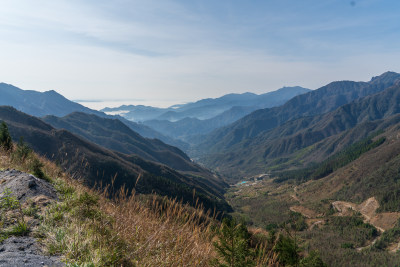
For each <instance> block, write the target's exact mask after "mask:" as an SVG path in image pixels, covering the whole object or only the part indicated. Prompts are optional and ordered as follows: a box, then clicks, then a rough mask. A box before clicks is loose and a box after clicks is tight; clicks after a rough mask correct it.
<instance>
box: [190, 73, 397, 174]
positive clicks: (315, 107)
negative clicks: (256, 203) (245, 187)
mask: <svg viewBox="0 0 400 267" xmlns="http://www.w3.org/2000/svg"><path fill="white" fill-rule="evenodd" d="M399 79H400V75H399V74H397V73H393V72H387V73H384V74H382V75H381V76H379V77H375V78H373V79H372V80H371V81H370V82H351V81H342V82H333V83H331V84H328V85H327V86H324V87H322V88H320V89H317V90H315V91H312V92H309V93H306V94H303V95H300V96H297V97H294V98H293V99H291V100H290V101H288V102H287V103H286V104H284V105H282V106H280V107H275V108H270V109H261V110H257V111H255V112H253V113H251V114H250V115H248V116H245V117H244V118H242V119H240V120H238V121H237V122H235V123H233V124H231V125H229V126H226V127H223V128H220V129H217V130H216V131H214V132H212V133H211V134H210V135H208V136H207V137H206V139H205V141H204V142H203V143H201V144H200V145H199V146H198V147H197V149H198V150H197V152H198V153H199V154H198V155H204V156H203V157H202V161H203V162H204V163H205V164H206V165H207V166H210V167H213V168H217V169H218V170H219V171H221V172H222V173H225V174H229V175H235V176H236V177H239V176H243V175H254V174H257V173H265V172H267V171H268V170H274V169H276V168H278V169H279V165H281V166H284V167H285V168H286V167H288V166H289V165H291V164H283V165H282V163H283V162H286V163H288V162H289V163H293V160H294V159H295V158H296V157H297V158H301V159H303V158H304V156H305V155H304V154H305V153H310V151H312V150H313V149H314V147H313V145H315V144H316V143H317V142H320V141H322V140H324V139H326V138H328V137H330V136H333V135H336V134H339V133H341V132H342V131H344V130H348V129H351V128H353V127H355V126H356V125H357V124H359V123H363V122H366V121H373V120H376V119H381V118H383V117H387V116H390V115H393V114H396V113H397V112H398V108H397V106H396V105H397V104H396V102H395V101H396V90H397V89H398V83H397V82H398V80H399ZM390 99H392V100H390ZM393 101H394V102H393ZM362 137H363V135H361V134H360V136H359V138H362ZM200 157H201V156H200ZM323 159H324V157H322V158H320V159H319V160H323ZM308 163H309V162H308ZM297 164H298V162H297ZM291 167H295V166H294V165H293V164H292V165H291Z"/></svg>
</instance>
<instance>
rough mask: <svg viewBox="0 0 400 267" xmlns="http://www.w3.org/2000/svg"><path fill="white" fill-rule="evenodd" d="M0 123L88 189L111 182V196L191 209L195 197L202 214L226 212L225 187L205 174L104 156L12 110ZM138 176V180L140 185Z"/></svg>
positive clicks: (0, 114) (3, 112)
mask: <svg viewBox="0 0 400 267" xmlns="http://www.w3.org/2000/svg"><path fill="white" fill-rule="evenodd" d="M0 120H2V121H5V122H6V123H7V124H8V126H9V130H10V133H11V135H12V137H13V139H14V140H18V138H20V137H21V136H23V137H24V140H25V141H26V142H27V143H28V144H29V146H30V147H32V149H33V150H35V152H37V153H39V154H41V155H43V156H45V157H47V158H49V159H50V160H53V161H56V162H58V164H60V165H61V166H62V167H63V168H64V169H65V170H66V171H67V172H68V173H70V174H72V175H73V176H74V177H77V178H82V179H83V180H84V181H85V182H86V183H87V184H89V185H90V186H94V185H96V184H97V185H104V186H105V185H108V184H111V181H112V180H113V179H114V182H113V186H114V188H115V189H116V190H118V189H119V188H121V187H122V186H125V188H126V189H128V190H129V191H130V190H132V189H135V190H136V191H137V192H139V193H151V192H155V193H158V194H160V195H168V196H171V197H177V198H178V199H181V198H182V199H183V200H184V201H185V202H186V201H188V202H190V203H192V202H193V201H194V200H195V199H196V198H197V197H198V198H199V201H200V202H202V203H204V205H205V206H206V207H207V208H213V207H214V206H216V207H217V209H219V210H229V209H230V207H229V205H228V204H227V203H226V202H225V201H224V200H223V193H224V190H225V189H224V188H225V187H226V184H225V183H224V182H223V180H222V179H221V178H220V177H218V176H216V175H213V174H212V173H210V172H208V173H207V172H206V171H205V170H204V172H203V173H202V175H199V173H195V172H184V173H183V172H182V173H180V172H177V171H175V170H173V169H171V168H169V167H167V166H165V165H160V164H157V163H153V162H151V161H146V160H144V159H142V158H140V157H138V156H136V155H126V154H123V153H119V152H114V151H111V150H107V149H105V148H102V147H100V146H98V145H96V144H93V143H91V142H89V141H86V140H85V139H83V138H81V137H78V136H76V135H74V134H72V133H70V132H68V131H66V130H57V129H54V128H53V127H52V126H50V125H49V124H47V123H45V122H43V121H42V120H40V119H38V118H35V117H33V116H30V115H27V114H25V113H22V112H19V111H17V110H16V109H14V108H12V107H5V106H2V107H0ZM139 174H142V175H141V177H140V179H139V178H138V177H139ZM192 204H193V203H192Z"/></svg>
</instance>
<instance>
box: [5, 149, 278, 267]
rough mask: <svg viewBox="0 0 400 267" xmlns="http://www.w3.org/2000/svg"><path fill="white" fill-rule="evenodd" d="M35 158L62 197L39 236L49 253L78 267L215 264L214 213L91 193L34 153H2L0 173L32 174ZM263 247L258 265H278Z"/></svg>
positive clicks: (167, 201) (172, 202) (50, 209)
mask: <svg viewBox="0 0 400 267" xmlns="http://www.w3.org/2000/svg"><path fill="white" fill-rule="evenodd" d="M35 158H36V159H39V160H40V162H41V163H42V164H43V166H42V168H41V169H42V170H43V172H44V173H45V176H46V177H47V179H48V180H50V181H51V182H52V183H53V184H54V186H55V188H56V189H57V190H58V191H59V193H60V201H59V202H57V203H53V204H51V205H49V206H48V208H47V211H46V213H45V215H44V216H43V221H42V224H41V227H40V228H39V230H38V231H37V232H36V235H37V236H38V237H40V238H41V240H42V243H43V244H44V246H45V250H46V251H47V252H48V253H49V254H58V255H61V256H62V258H63V259H64V261H65V262H67V263H70V264H75V265H74V266H83V265H85V264H86V265H85V266H210V264H211V263H210V262H211V260H212V259H213V258H215V257H216V256H217V255H216V252H215V250H214V246H213V241H215V233H216V231H218V229H219V222H218V221H216V220H215V219H214V218H215V217H216V216H217V214H216V213H215V212H213V213H212V214H210V212H209V213H206V212H205V211H204V209H203V208H202V206H201V205H199V206H198V207H197V208H193V207H190V206H189V205H185V204H183V203H181V202H179V201H177V200H176V199H175V200H171V199H167V198H161V197H159V196H156V195H153V196H137V195H135V193H134V192H133V193H130V194H128V192H127V191H126V190H124V189H122V190H121V191H120V192H119V193H117V194H116V196H114V197H113V198H110V196H109V195H108V193H107V192H109V191H113V190H107V188H106V189H103V190H102V191H99V190H96V189H90V188H88V187H86V186H84V185H83V184H82V183H81V182H80V181H77V180H76V179H72V178H71V177H70V176H69V175H67V174H65V173H64V172H62V170H61V169H60V168H59V167H57V166H56V165H55V164H54V163H52V162H51V161H49V160H47V159H45V158H43V157H40V156H38V155H36V154H34V153H31V154H30V156H29V157H27V158H25V159H23V160H21V159H16V158H15V157H13V155H12V153H7V152H4V151H0V169H8V168H13V169H18V170H21V171H25V172H30V173H32V172H33V170H32V164H33V162H34V160H35ZM110 199H112V200H110ZM263 246H265V248H266V247H267V245H259V247H258V250H257V251H259V256H258V258H257V259H256V261H257V266H276V264H277V263H276V258H277V257H276V255H275V254H273V253H272V252H271V250H267V249H263ZM270 247H271V246H269V248H270ZM77 264H78V265H77Z"/></svg>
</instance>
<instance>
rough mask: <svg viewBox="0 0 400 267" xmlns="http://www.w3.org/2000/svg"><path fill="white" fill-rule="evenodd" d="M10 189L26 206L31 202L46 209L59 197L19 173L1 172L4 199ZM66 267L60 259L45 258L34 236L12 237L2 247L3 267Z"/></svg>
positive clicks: (0, 188) (45, 185)
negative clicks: (5, 191) (5, 192)
mask: <svg viewBox="0 0 400 267" xmlns="http://www.w3.org/2000/svg"><path fill="white" fill-rule="evenodd" d="M7 188H8V189H9V190H10V191H11V192H12V195H13V196H15V197H16V198H17V199H18V200H19V201H20V203H21V205H23V206H24V204H26V202H27V200H30V201H33V202H34V203H36V204H42V206H45V205H47V203H49V202H51V201H54V200H56V199H57V193H56V191H55V189H54V188H53V186H52V185H51V184H50V183H48V182H46V181H44V180H42V179H39V178H37V177H35V176H33V175H31V174H27V173H23V172H20V171H17V170H6V171H0V197H3V195H4V190H5V189H7ZM43 202H46V203H43ZM28 224H29V225H32V223H28ZM64 265H65V264H64V263H62V262H61V261H60V259H59V258H58V257H49V256H45V255H43V253H42V252H41V249H40V246H39V244H38V243H37V241H36V239H35V238H33V237H30V236H24V237H15V236H12V237H9V238H8V239H6V240H4V241H3V242H2V243H1V244H0V266H16V267H19V266H49V267H50V266H64Z"/></svg>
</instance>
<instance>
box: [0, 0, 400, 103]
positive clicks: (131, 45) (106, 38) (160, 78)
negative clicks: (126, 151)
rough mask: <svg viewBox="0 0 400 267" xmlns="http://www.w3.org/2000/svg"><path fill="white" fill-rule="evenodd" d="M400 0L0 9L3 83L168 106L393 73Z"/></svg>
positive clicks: (123, 2)
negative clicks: (232, 94) (238, 94)
mask: <svg viewBox="0 0 400 267" xmlns="http://www.w3.org/2000/svg"><path fill="white" fill-rule="evenodd" d="M399 14H400V1H398V0H354V1H348V0H301V1H299V0H230V1H229V0H218V1H215V0H203V1H200V0H157V1H156V0H143V1H136V0H114V1H110V0H107V1H106V0H85V1H83V0H80V1H78V0H35V1H32V0H0V36H1V38H0V82H5V83H10V84H13V85H15V86H17V87H19V88H21V89H25V90H36V91H48V90H56V91H57V92H59V93H60V94H62V95H64V96H65V97H67V98H69V99H72V100H91V101H90V102H86V104H88V105H90V103H96V102H92V101H93V100H95V101H109V103H111V102H112V103H114V104H112V105H114V106H115V105H118V103H122V102H124V103H132V104H143V103H145V104H152V105H156V106H169V105H172V104H175V103H183V102H188V101H195V100H198V99H202V98H207V97H219V96H222V95H224V94H227V93H243V92H254V93H265V92H269V91H273V90H276V89H278V88H281V87H283V86H303V87H306V88H310V89H316V88H319V87H321V86H323V85H325V84H327V83H329V82H331V81H336V80H356V81H367V80H370V79H371V77H372V76H377V75H380V74H382V73H383V72H385V71H389V70H390V71H396V72H400V64H399V62H400V15H399Z"/></svg>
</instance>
